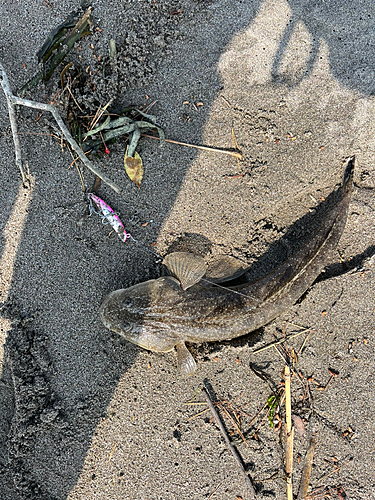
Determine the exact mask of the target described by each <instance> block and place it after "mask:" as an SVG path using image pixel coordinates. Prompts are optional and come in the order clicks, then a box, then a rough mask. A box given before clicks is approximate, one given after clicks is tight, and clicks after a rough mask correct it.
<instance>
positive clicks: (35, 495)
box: [0, 0, 375, 500]
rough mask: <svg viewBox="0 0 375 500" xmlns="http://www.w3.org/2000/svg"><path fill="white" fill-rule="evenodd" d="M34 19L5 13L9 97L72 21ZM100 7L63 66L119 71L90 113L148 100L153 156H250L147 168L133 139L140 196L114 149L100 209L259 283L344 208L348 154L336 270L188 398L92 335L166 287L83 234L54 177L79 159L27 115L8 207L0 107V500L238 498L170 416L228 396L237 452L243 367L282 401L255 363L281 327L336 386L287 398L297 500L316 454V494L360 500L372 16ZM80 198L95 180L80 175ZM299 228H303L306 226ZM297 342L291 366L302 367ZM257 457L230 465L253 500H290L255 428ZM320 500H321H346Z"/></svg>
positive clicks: (100, 239) (195, 433)
mask: <svg viewBox="0 0 375 500" xmlns="http://www.w3.org/2000/svg"><path fill="white" fill-rule="evenodd" d="M48 3H49V2H48V1H45V2H44V1H41V0H25V1H23V2H11V1H10V0H5V1H4V2H2V3H1V5H0V19H1V24H0V29H1V37H0V60H1V61H2V63H3V64H4V66H5V67H6V70H7V72H8V76H9V79H10V81H11V85H12V88H13V89H14V90H16V89H17V88H20V87H21V86H22V84H23V83H25V82H26V81H27V79H28V78H30V77H31V76H32V75H33V73H34V72H35V70H36V68H37V60H36V56H35V54H36V52H37V50H38V49H39V48H40V46H41V45H42V43H43V41H44V40H45V38H46V36H47V35H48V33H49V32H50V31H51V30H52V29H53V28H54V27H55V26H57V25H58V24H59V23H61V22H62V21H63V20H64V19H65V18H66V16H67V14H68V12H69V11H70V10H74V9H78V8H79V7H80V5H79V2H78V1H73V0H72V1H67V0H62V1H61V2H59V3H57V2H54V1H53V2H52V4H53V8H51V7H50V6H48ZM92 5H93V7H94V16H95V19H96V26H97V27H98V28H100V30H101V31H98V30H94V34H93V35H92V36H88V37H86V38H85V39H84V40H83V41H82V42H81V43H80V46H81V47H82V51H81V52H78V50H75V51H73V54H72V57H73V58H75V59H74V60H75V62H76V63H81V64H82V67H83V68H84V69H85V68H86V67H87V66H90V67H91V68H92V69H93V70H95V68H97V66H96V64H97V62H96V61H97V60H96V59H95V58H94V57H93V51H92V49H91V48H90V44H91V43H92V44H93V45H94V47H95V54H96V55H99V54H103V57H106V56H107V54H108V47H109V40H110V39H111V38H114V39H115V40H116V44H117V47H118V66H117V73H116V74H110V75H109V76H107V79H106V80H103V78H101V75H100V72H99V73H98V74H96V75H95V74H94V83H95V85H96V90H95V92H93V93H91V94H90V93H87V94H86V95H84V96H83V101H84V100H85V99H86V100H87V101H89V100H90V99H91V101H92V102H91V104H92V105H95V102H96V101H95V100H96V99H97V100H99V101H100V102H101V104H102V105H104V104H106V102H107V101H108V100H109V98H110V97H112V96H116V95H117V94H118V101H119V102H120V101H121V102H122V103H125V104H128V103H134V104H136V105H137V106H141V105H145V104H147V103H150V102H153V101H154V100H157V103H156V104H155V105H154V107H153V112H155V114H156V115H157V116H158V119H159V122H160V124H161V125H162V126H163V128H164V129H165V132H166V135H167V137H169V138H171V139H175V140H180V141H184V142H191V143H195V144H207V145H212V146H216V147H223V148H230V147H232V145H233V144H232V127H233V131H234V134H235V137H236V139H237V142H238V144H239V146H240V148H241V150H242V152H243V154H244V160H243V161H242V162H241V163H238V162H237V161H236V160H235V159H233V158H231V157H228V156H223V155H216V154H211V153H207V152H197V151H196V150H194V149H188V148H182V147H179V146H173V145H166V146H165V148H163V149H159V148H157V144H156V142H155V141H151V140H146V139H144V140H142V142H141V144H140V147H139V152H140V153H141V155H142V158H143V161H144V164H145V177H144V181H143V183H142V186H141V189H140V190H138V189H137V187H136V186H134V185H133V184H132V183H131V182H130V181H129V180H128V179H127V178H126V177H125V175H124V170H123V154H124V148H125V146H124V142H123V141H119V142H118V143H117V144H116V145H115V146H112V147H111V154H110V155H109V156H108V157H103V156H101V158H100V160H95V161H96V162H97V164H100V167H101V168H102V169H103V170H104V171H105V172H106V173H107V175H108V176H109V177H111V178H112V179H113V180H115V181H116V182H117V183H118V184H120V185H121V187H122V188H123V192H122V193H121V194H120V195H117V194H116V193H115V192H113V191H112V190H111V189H110V188H108V187H107V186H105V185H104V186H102V187H101V189H100V191H99V195H100V196H101V197H102V198H104V199H105V200H106V201H107V202H108V203H109V204H110V205H111V206H112V207H113V208H114V209H115V210H116V211H117V212H119V213H120V215H121V218H122V220H123V221H124V223H125V226H126V228H127V229H128V230H129V231H130V232H131V233H132V234H133V236H134V237H136V238H137V239H139V240H140V241H142V242H143V244H144V245H146V246H150V245H151V243H154V242H156V245H155V246H154V247H153V248H154V249H155V250H156V251H157V252H160V253H162V254H165V253H166V252H167V251H168V250H170V249H173V248H177V247H185V248H194V249H196V251H199V252H203V253H205V254H206V255H207V258H208V259H209V258H213V257H214V256H217V255H222V254H224V255H233V256H235V257H237V258H241V259H242V260H245V261H246V262H248V263H254V266H253V268H252V272H253V273H254V276H255V277H256V276H259V275H261V274H263V273H265V272H267V270H269V269H271V268H272V267H273V266H275V265H276V264H277V263H278V262H281V261H282V260H283V259H284V258H285V256H286V254H287V250H286V249H289V251H290V250H293V248H294V247H295V246H296V245H298V244H299V242H300V241H301V240H302V239H303V238H304V237H305V235H306V234H308V233H309V231H310V232H311V230H312V228H313V227H314V221H315V219H314V213H315V211H314V208H315V207H316V206H317V204H318V202H319V201H320V199H321V198H324V197H325V196H327V195H328V194H329V193H330V192H331V191H332V190H333V189H334V188H335V186H337V184H338V182H339V181H340V179H341V175H342V170H343V160H344V159H345V157H347V156H349V155H351V154H355V155H356V157H357V170H356V173H355V189H354V193H353V200H352V203H351V207H350V212H349V218H348V223H347V226H346V230H345V233H344V235H343V237H342V239H341V241H340V244H339V248H338V253H337V257H336V259H335V260H334V261H333V262H332V263H331V264H330V265H329V266H328V268H327V270H326V273H324V274H322V275H321V276H320V278H319V279H318V280H317V281H316V283H315V284H314V285H313V286H312V288H311V290H310V291H309V292H308V293H307V294H305V295H304V297H303V298H302V299H301V300H300V301H299V302H298V304H296V305H295V306H294V307H293V308H292V309H291V310H290V311H288V312H287V313H285V314H284V315H283V316H282V317H281V318H279V319H277V320H276V321H274V322H272V323H271V324H270V325H268V326H267V327H266V328H264V329H262V330H261V331H258V332H256V333H254V334H251V335H249V336H247V337H246V338H244V339H239V341H237V342H225V343H223V344H215V345H203V346H200V347H194V346H193V352H194V355H195V357H196V359H197V362H198V370H197V372H196V374H195V375H194V376H192V377H190V378H188V379H184V378H181V377H180V375H179V374H178V373H177V370H176V363H175V357H174V354H173V353H170V354H166V355H158V354H153V353H149V352H147V351H145V350H142V349H140V348H138V347H136V346H134V345H132V344H129V343H128V342H126V341H125V340H122V339H120V338H119V337H118V336H116V335H114V334H111V333H110V332H108V331H107V330H106V329H105V328H104V327H103V326H102V324H101V323H100V321H99V318H98V315H97V310H98V307H99V305H100V303H101V301H102V300H103V298H104V296H105V295H106V294H107V293H108V292H110V291H112V290H114V289H116V288H121V287H127V286H130V285H133V284H135V283H138V282H141V281H144V280H147V279H149V278H152V277H157V276H159V275H160V273H161V272H162V269H161V267H160V265H158V264H157V263H155V259H154V258H153V256H152V255H151V254H148V253H146V252H144V251H143V250H142V249H140V248H138V247H136V246H135V245H134V244H132V243H127V244H126V245H124V244H122V243H121V242H120V240H119V239H118V238H116V237H114V236H113V235H112V236H111V237H108V233H109V230H108V228H107V227H104V226H102V225H101V223H100V219H99V218H98V217H91V218H89V219H88V220H87V221H86V222H85V223H84V224H83V225H82V226H78V225H77V220H78V219H79V218H80V217H81V215H82V213H83V211H84V209H85V199H84V196H83V195H82V190H81V185H80V180H79V177H78V175H77V172H76V170H75V169H74V168H71V169H69V170H68V169H67V167H68V165H69V163H70V162H71V157H70V155H69V153H68V151H67V150H66V149H64V151H62V150H61V148H60V146H59V144H58V142H57V141H56V140H55V139H54V138H52V137H50V136H47V135H26V134H25V133H26V132H28V133H30V132H32V133H39V134H46V133H51V132H54V129H53V126H54V124H53V120H52V118H51V117H47V116H45V117H43V118H42V119H41V120H40V121H39V122H38V123H35V117H36V112H34V111H32V110H29V109H26V108H23V109H21V110H20V111H19V115H18V121H19V128H20V132H23V133H24V135H22V136H21V142H22V151H23V155H24V158H25V159H27V160H28V162H29V166H30V172H31V175H32V178H33V182H32V186H31V188H30V189H28V190H24V189H23V188H22V187H20V178H19V172H18V170H17V168H16V166H15V164H14V153H13V144H12V137H11V134H10V127H9V121H8V116H7V111H6V102H5V99H4V97H3V96H1V97H0V156H1V197H0V206H1V210H0V231H1V239H0V244H1V249H0V256H1V261H0V283H1V290H0V292H1V299H0V300H1V302H2V304H3V306H4V307H3V308H2V310H1V316H2V319H1V340H2V343H3V344H4V353H3V351H1V359H2V362H3V367H2V379H1V384H0V405H1V406H0V412H1V413H0V415H1V420H0V443H1V447H0V467H1V469H0V498H2V499H6V500H19V499H24V498H25V499H26V498H27V499H35V500H44V499H48V500H52V499H56V500H57V499H58V500H62V499H69V500H83V499H85V500H87V499H98V500H109V499H111V500H119V499H137V500H138V499H142V500H143V499H144V500H156V499H162V500H169V499H177V498H178V499H181V500H188V499H189V500H190V499H208V498H212V499H216V498H217V499H222V500H227V499H228V500H229V499H233V500H234V499H236V498H237V499H238V498H240V497H241V498H244V499H245V498H247V492H246V489H245V486H244V482H243V479H242V477H241V475H240V473H239V472H238V471H237V469H236V466H235V464H234V462H233V459H232V457H231V455H230V454H229V453H228V452H227V451H226V449H225V445H224V443H223V440H222V438H221V436H220V434H219V431H218V430H217V429H216V427H215V426H214V424H212V423H210V415H209V414H208V413H203V414H202V415H200V416H197V417H195V418H192V417H193V416H194V415H195V414H196V413H198V412H199V411H201V410H203V409H204V408H205V406H188V405H185V404H184V403H186V402H187V401H188V400H190V399H192V398H193V397H194V396H195V395H196V393H197V389H198V388H199V387H201V386H202V383H203V381H204V380H206V383H210V384H211V386H212V388H213V390H214V391H215V393H216V395H217V398H219V399H224V400H228V401H233V400H235V399H236V398H237V397H239V396H240V395H242V396H241V399H240V400H239V401H238V402H237V404H239V405H240V404H241V402H242V403H248V405H247V406H246V408H245V409H246V412H247V413H248V415H249V418H247V417H243V430H247V429H248V428H249V426H248V424H249V423H250V420H251V418H252V417H253V416H255V415H256V413H257V412H258V411H259V410H260V409H261V408H262V406H263V405H264V404H265V403H266V401H267V398H268V397H269V395H270V393H271V390H270V388H269V385H268V384H267V383H266V382H265V381H263V380H261V379H259V378H258V377H256V376H255V375H254V373H253V372H252V371H251V370H250V362H252V363H255V364H256V365H257V366H258V367H261V368H263V369H264V370H265V371H266V372H267V373H268V374H269V375H270V376H271V377H272V378H273V379H274V381H275V382H276V383H279V381H280V379H281V372H282V369H283V365H284V363H283V360H282V359H281V357H280V356H279V355H278V354H277V352H276V351H275V350H274V349H273V350H266V351H263V352H261V353H259V354H256V353H253V351H254V349H256V348H259V347H261V346H263V345H265V344H267V343H269V342H271V341H272V340H273V339H274V335H275V334H276V335H278V336H280V335H281V333H280V332H282V330H283V328H285V330H286V333H287V334H290V333H292V332H293V331H295V330H296V328H295V327H293V326H292V325H291V324H290V323H289V322H292V323H295V324H299V325H304V326H308V327H310V328H313V329H314V332H313V333H312V334H311V335H310V336H309V338H308V340H307V342H306V344H305V347H304V350H303V352H302V353H301V355H300V357H299V361H298V364H297V369H298V370H299V371H300V372H301V374H303V375H304V376H305V377H313V378H314V379H315V380H317V381H319V382H320V383H321V384H322V385H324V384H325V383H326V382H327V381H328V379H329V372H328V368H332V369H335V370H337V371H339V373H340V374H339V376H338V377H336V378H335V379H334V380H333V381H332V382H331V383H330V385H329V386H328V387H327V389H326V390H325V391H319V390H318V387H317V385H315V384H314V383H311V384H310V386H311V392H312V398H313V402H312V407H313V409H314V411H313V412H311V404H310V403H309V402H308V401H307V400H302V399H301V396H302V394H303V390H302V388H301V386H300V383H299V381H298V380H297V379H296V378H294V379H293V382H292V387H293V389H292V390H293V411H294V413H295V414H296V415H300V416H301V417H303V418H305V419H306V421H305V428H306V434H305V436H303V437H299V436H296V438H295V457H296V461H295V472H294V480H295V483H296V484H295V492H297V486H298V482H299V478H300V474H301V469H302V466H303V461H304V455H305V452H306V449H307V447H308V443H309V438H310V436H311V435H312V434H313V433H314V432H316V433H317V441H318V444H317V448H316V454H315V459H314V466H313V470H312V477H311V485H312V487H313V488H314V489H315V488H317V487H318V486H320V485H322V486H327V487H328V486H330V487H332V488H333V489H334V488H337V487H339V486H341V487H342V491H344V492H345V494H346V498H350V499H358V500H367V499H374V498H375V495H374V491H375V476H374V458H373V443H374V438H375V436H374V425H373V419H374V415H373V399H374V389H373V386H374V384H373V372H374V341H375V335H374V320H375V297H374V285H373V284H374V272H375V260H374V259H375V257H374V255H375V245H374V235H375V216H374V202H373V192H374V187H375V185H374V163H373V153H374V150H375V139H374V138H375V126H374V117H375V100H374V95H375V78H374V76H375V50H374V48H375V47H374V46H375V29H374V15H375V14H374V9H373V2H371V1H370V0H362V1H361V2H358V3H354V2H348V1H345V2H343V1H341V0H337V1H331V2H308V1H298V0H290V1H288V2H287V1H286V0H275V1H270V0H269V1H268V0H266V1H253V0H248V1H247V2H240V1H231V2H229V1H225V0H218V1H212V2H205V1H197V2H192V1H190V2H189V1H187V0H181V1H177V0H170V1H169V0H156V1H152V0H140V1H132V0H129V1H122V0H114V1H112V2H104V1H103V0H97V1H94V2H93V4H92ZM180 10H181V11H182V12H180V13H178V11H180ZM172 13H173V14H172ZM171 14H172V15H171ZM78 55H80V56H81V59H78ZM57 81H58V77H56V78H55V83H56V82H57ZM51 92H52V89H51V88H50V87H48V86H46V87H43V86H42V85H41V86H39V87H38V88H37V89H35V90H34V91H33V92H32V93H31V94H30V96H31V97H32V98H34V99H39V100H43V99H44V98H47V100H48V98H50V96H51V95H52V93H51ZM146 96H147V97H146ZM197 103H203V105H202V106H198V107H197V106H196V105H197ZM239 174H240V175H239ZM242 174H243V175H242ZM85 180H86V182H87V184H88V185H90V184H91V182H92V180H93V179H92V176H91V174H89V173H88V172H87V171H85ZM306 214H310V215H311V217H310V219H309V221H308V224H298V220H299V219H300V218H301V217H303V216H304V215H306ZM146 222H148V224H147V225H144V224H145V223H146ZM280 241H281V242H280ZM358 270H361V272H355V271H358ZM304 338H305V336H304V335H302V336H301V337H297V338H295V339H294V340H293V341H290V345H293V346H294V348H295V349H296V350H298V349H299V348H300V346H301V345H302V342H303V340H304ZM196 401H197V402H202V401H203V397H202V396H201V395H199V394H198V396H197V399H196ZM281 414H283V412H281ZM226 423H227V425H228V428H233V425H232V424H231V422H230V421H229V420H227V421H226ZM258 424H259V420H258V422H257V425H258ZM257 437H258V439H257V440H256V439H251V438H250V439H249V440H248V446H246V445H245V444H244V443H242V444H239V446H238V449H239V451H240V453H241V454H242V456H243V459H244V462H245V464H246V465H247V466H248V470H249V471H250V472H251V475H252V477H253V478H254V479H255V480H256V481H257V483H256V486H257V490H258V496H259V498H276V499H281V498H285V497H286V495H285V491H286V487H285V482H284V480H283V479H282V476H283V470H284V455H283V449H282V446H280V442H279V434H278V433H277V432H275V431H273V430H271V429H270V427H269V426H268V424H267V422H265V423H264V424H263V426H262V427H261V428H260V429H259V431H258V435H257ZM335 460H336V461H337V462H335ZM341 465H343V467H342V468H339V470H336V469H337V466H338V467H340V466H341ZM335 467H336V468H335ZM330 473H331V474H330ZM329 474H330V475H329ZM326 475H327V477H325V476H326ZM270 478H272V479H270ZM334 491H337V490H334ZM334 491H333V492H332V496H331V497H330V498H345V497H343V496H341V497H339V496H337V494H336V493H334ZM341 495H343V493H341Z"/></svg>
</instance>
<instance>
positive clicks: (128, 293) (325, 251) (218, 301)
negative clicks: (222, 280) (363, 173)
mask: <svg viewBox="0 0 375 500" xmlns="http://www.w3.org/2000/svg"><path fill="white" fill-rule="evenodd" d="M353 170H354V157H352V158H350V159H349V160H348V163H347V167H346V170H345V174H344V180H343V184H342V186H341V188H340V190H339V191H340V193H339V200H338V201H337V203H336V204H335V205H334V206H333V207H332V209H331V210H330V211H329V212H328V213H327V216H326V218H325V219H324V221H323V222H322V224H321V225H320V227H319V229H318V230H317V231H316V232H315V234H314V235H313V236H312V237H311V238H310V240H309V241H308V242H307V243H306V244H305V245H304V246H303V247H302V248H301V249H300V250H299V251H297V252H296V253H295V254H294V255H292V256H291V257H290V258H289V259H287V260H286V261H285V262H284V263H283V264H281V265H280V266H279V267H278V268H276V269H275V270H273V271H272V272H270V273H269V274H267V275H266V276H264V277H263V278H261V279H259V280H257V281H254V282H252V283H245V284H242V285H238V286H235V287H231V288H223V287H220V288H219V287H216V286H214V285H212V286H207V283H204V284H203V283H202V284H199V283H198V284H197V285H195V286H193V287H192V288H189V289H187V290H185V291H184V290H182V288H181V286H180V284H179V281H178V280H177V279H175V278H173V277H162V278H159V279H156V280H149V281H146V282H144V283H140V284H138V285H135V286H132V287H130V288H127V289H122V290H117V291H115V292H112V293H110V294H109V295H108V296H107V297H106V298H105V300H104V302H103V304H102V305H101V308H100V316H101V319H102V321H103V323H104V325H105V326H106V327H107V328H109V329H110V330H113V331H115V332H117V333H118V334H120V335H122V336H123V337H125V338H126V339H127V340H129V341H130V342H133V343H135V344H137V345H139V346H141V347H144V348H145V349H149V350H151V351H156V352H167V351H170V350H172V349H173V347H174V346H177V350H178V352H179V353H181V352H182V354H183V355H186V356H185V358H188V357H189V354H188V352H187V353H186V352H184V351H183V350H182V349H183V346H184V342H185V341H187V342H194V343H201V342H211V341H220V340H230V339H233V338H235V337H239V336H241V335H244V334H247V333H249V332H251V331H253V330H256V329H257V328H260V327H261V326H264V325H266V324H267V323H269V322H270V321H272V320H273V319H274V318H276V317H277V316H279V315H280V314H281V313H282V312H283V311H285V310H286V309H287V308H289V307H291V306H292V305H293V304H294V303H295V302H296V300H298V298H299V297H301V295H303V293H304V292H305V291H306V290H307V289H308V288H309V287H310V286H311V285H312V283H313V282H314V281H315V279H316V278H317V277H318V276H319V274H320V273H321V271H322V270H323V268H324V267H325V266H326V265H327V264H328V262H329V261H330V259H331V257H332V253H333V251H334V249H335V248H336V246H337V244H338V242H339V240H340V237H341V235H342V233H343V230H344V227H345V224H346V219H347V214H348V207H349V203H350V198H351V192H352V186H353ZM238 292H239V293H238ZM179 357H181V358H182V357H183V356H180V354H179ZM189 363H190V364H189ZM192 363H193V360H192V358H191V359H189V360H186V359H185V362H184V364H183V366H182V368H183V369H185V371H187V372H191V371H193V370H194V369H195V366H193V365H192Z"/></svg>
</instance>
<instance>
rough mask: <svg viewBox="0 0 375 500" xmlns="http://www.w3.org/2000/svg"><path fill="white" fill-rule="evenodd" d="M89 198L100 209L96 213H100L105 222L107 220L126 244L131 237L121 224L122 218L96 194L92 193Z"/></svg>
mask: <svg viewBox="0 0 375 500" xmlns="http://www.w3.org/2000/svg"><path fill="white" fill-rule="evenodd" d="M89 198H90V199H91V200H92V201H93V202H94V203H95V205H96V206H97V207H98V209H99V212H96V213H98V214H99V215H100V216H101V217H102V219H103V221H104V220H106V221H107V222H108V223H109V224H110V225H111V226H112V227H113V229H114V230H115V231H116V233H117V235H118V237H119V238H120V240H121V241H123V242H124V243H125V241H126V240H127V239H128V237H130V234H128V233H127V232H126V231H125V228H124V224H123V223H122V222H121V220H120V217H119V216H118V215H116V214H115V212H114V211H113V210H112V208H111V207H110V206H109V205H107V203H106V202H105V201H103V200H102V199H101V198H99V197H98V196H96V195H95V194H93V193H90V194H89Z"/></svg>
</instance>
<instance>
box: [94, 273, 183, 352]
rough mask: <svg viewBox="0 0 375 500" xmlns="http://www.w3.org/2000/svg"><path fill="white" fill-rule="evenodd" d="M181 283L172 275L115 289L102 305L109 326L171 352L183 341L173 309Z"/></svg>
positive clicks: (134, 340)
mask: <svg viewBox="0 0 375 500" xmlns="http://www.w3.org/2000/svg"><path fill="white" fill-rule="evenodd" d="M180 293H181V287H180V284H179V282H178V281H177V280H176V279H175V278H172V277H164V278H159V279H156V280H149V281H145V282H143V283H139V284H137V285H134V286H132V287H129V288H125V289H121V290H115V291H114V292H111V293H110V294H109V295H108V296H107V297H106V298H105V299H104V301H103V303H102V305H101V306H100V309H99V315H100V318H101V320H102V322H103V324H104V326H105V327H106V328H108V329H109V330H112V331H114V332H116V333H118V334H119V335H121V336H122V337H124V338H125V339H126V340H128V341H130V342H132V343H134V344H137V345H139V346H140V347H143V348H144V349H148V350H150V351H155V352H168V351H171V350H172V349H173V347H174V346H175V345H176V343H177V342H178V341H179V337H178V336H177V334H176V332H175V331H174V329H173V321H172V322H171V321H168V320H169V319H170V316H171V315H170V314H169V312H170V311H171V310H172V309H173V304H174V303H175V302H176V301H178V300H179V294H180Z"/></svg>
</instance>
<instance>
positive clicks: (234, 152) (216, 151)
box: [141, 134, 243, 160]
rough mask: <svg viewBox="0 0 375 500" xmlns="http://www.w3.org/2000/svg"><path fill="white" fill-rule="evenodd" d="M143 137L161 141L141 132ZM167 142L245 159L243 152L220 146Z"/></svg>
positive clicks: (167, 140) (168, 140) (169, 140)
mask: <svg viewBox="0 0 375 500" xmlns="http://www.w3.org/2000/svg"><path fill="white" fill-rule="evenodd" d="M141 135H142V137H148V138H149V139H156V140H157V141H159V140H160V139H159V137H156V136H155V135H148V134H141ZM165 142H170V143H171V144H178V145H179V146H187V147H188V148H196V149H202V150H203V151H211V152H213V153H223V154H224V155H230V156H234V157H235V158H238V159H239V160H242V159H243V156H242V154H241V153H237V152H236V151H228V150H226V149H218V148H210V147H209V146H197V145H196V144H188V143H187V142H179V141H172V140H171V139H165Z"/></svg>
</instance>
